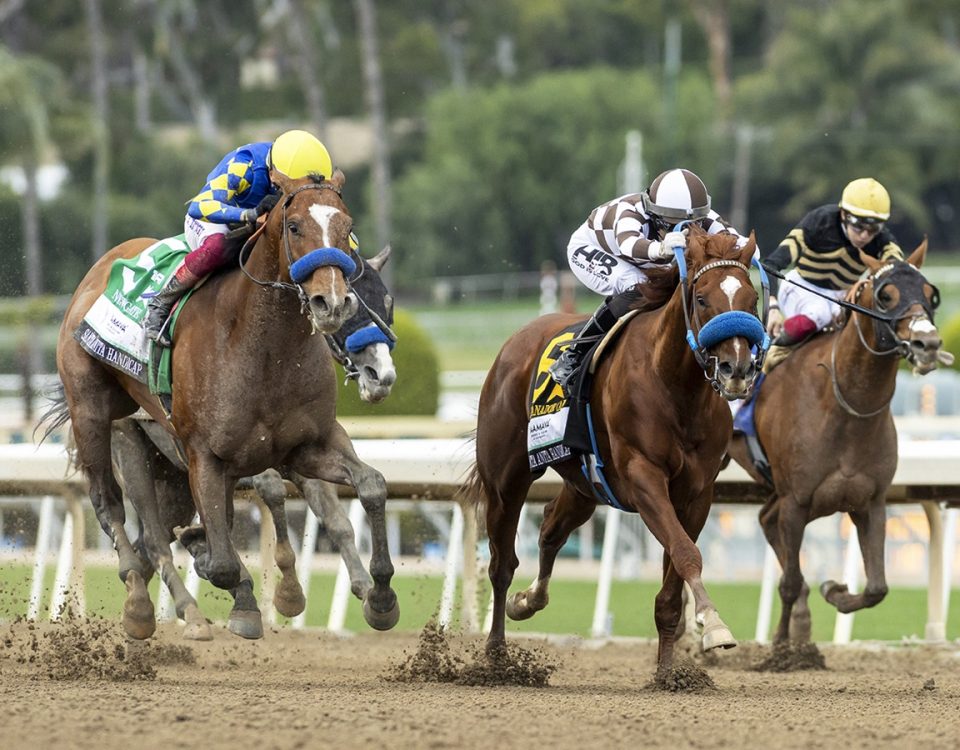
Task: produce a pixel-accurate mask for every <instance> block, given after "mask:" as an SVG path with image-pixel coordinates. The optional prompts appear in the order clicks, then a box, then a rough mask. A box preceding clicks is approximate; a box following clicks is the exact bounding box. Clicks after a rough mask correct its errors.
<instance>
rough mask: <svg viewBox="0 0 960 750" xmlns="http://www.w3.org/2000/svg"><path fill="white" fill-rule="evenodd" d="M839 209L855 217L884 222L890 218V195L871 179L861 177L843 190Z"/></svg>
mask: <svg viewBox="0 0 960 750" xmlns="http://www.w3.org/2000/svg"><path fill="white" fill-rule="evenodd" d="M840 208H842V209H843V210H844V211H847V212H849V213H851V214H854V215H855V216H860V217H865V218H871V219H879V220H880V221H886V220H887V219H889V218H890V194H889V193H887V189H886V188H885V187H884V186H883V185H881V184H880V183H879V182H877V181H876V180H875V179H873V178H872V177H861V178H860V179H857V180H854V181H853V182H851V183H850V184H848V185H847V186H846V187H845V188H844V189H843V195H841V196H840Z"/></svg>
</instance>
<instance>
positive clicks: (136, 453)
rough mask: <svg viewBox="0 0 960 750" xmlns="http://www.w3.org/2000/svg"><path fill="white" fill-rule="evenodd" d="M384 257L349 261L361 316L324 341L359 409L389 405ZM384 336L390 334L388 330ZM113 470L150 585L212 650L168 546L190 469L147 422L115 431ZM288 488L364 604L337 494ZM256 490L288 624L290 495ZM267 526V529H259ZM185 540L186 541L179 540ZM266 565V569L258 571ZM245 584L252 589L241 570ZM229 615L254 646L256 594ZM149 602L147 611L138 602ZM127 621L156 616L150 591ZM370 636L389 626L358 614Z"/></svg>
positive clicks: (246, 590)
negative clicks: (272, 537) (136, 526)
mask: <svg viewBox="0 0 960 750" xmlns="http://www.w3.org/2000/svg"><path fill="white" fill-rule="evenodd" d="M389 255H390V249H389V246H388V247H387V248H384V250H383V251H381V252H380V253H379V254H378V255H376V256H375V257H373V258H371V259H370V260H365V259H363V258H362V257H360V256H359V255H356V256H354V257H355V258H356V259H357V262H358V265H359V272H358V273H357V274H356V275H355V276H353V277H352V278H351V279H350V284H351V287H352V289H353V292H354V294H355V295H356V297H357V299H358V301H359V302H360V307H359V310H358V312H357V313H356V314H355V315H354V316H353V317H352V318H350V319H349V320H348V321H347V322H346V323H345V324H344V325H343V326H341V327H340V329H339V330H337V331H336V332H335V333H333V334H330V335H329V336H328V343H329V344H330V348H331V349H332V350H333V351H335V352H337V353H338V354H337V355H336V356H337V358H340V359H343V362H342V364H343V365H344V367H345V369H346V371H347V372H348V373H356V378H357V382H358V386H359V388H360V395H361V398H362V399H363V400H364V401H367V402H371V403H377V402H379V401H382V400H383V399H384V398H386V397H387V396H389V395H390V390H391V388H392V386H393V383H394V382H395V380H396V369H395V368H394V365H393V359H392V357H391V356H390V348H389V344H388V342H389V340H390V339H389V336H388V334H389V333H390V326H391V325H392V323H393V298H392V297H391V296H390V295H389V293H388V292H387V289H386V287H385V286H384V284H383V281H382V279H381V278H380V269H381V268H382V267H383V264H384V263H386V261H387V259H388V258H389ZM381 327H382V328H383V329H385V330H386V333H385V332H384V330H382V329H381ZM112 451H113V466H114V471H115V473H116V475H117V478H118V479H119V480H120V484H121V485H122V487H123V494H124V498H125V499H127V500H129V501H130V502H131V504H132V505H133V506H134V508H136V511H137V515H138V516H139V519H140V525H141V535H140V537H139V538H138V539H136V540H134V541H133V546H134V548H135V549H136V550H137V551H138V553H139V555H140V559H141V561H142V565H143V569H144V570H145V571H146V573H147V579H148V580H149V577H150V576H151V575H152V574H153V572H158V573H159V574H160V577H161V579H162V580H163V582H164V583H165V584H166V586H167V588H168V589H169V591H170V593H171V594H172V595H173V600H174V606H175V608H176V611H177V615H178V616H179V617H180V618H181V619H183V620H184V621H185V622H186V627H185V628H184V632H183V635H184V638H187V639H189V640H209V639H210V638H212V637H213V634H212V631H211V630H210V626H209V624H208V623H207V621H206V619H205V618H204V617H203V615H202V614H201V613H200V609H199V608H198V606H197V602H196V600H195V599H194V598H193V597H192V596H191V595H190V593H189V592H188V591H187V589H186V587H185V586H184V585H183V581H181V580H180V577H179V575H178V574H177V570H176V566H175V565H174V563H173V557H172V555H171V553H170V546H169V545H170V542H172V541H173V540H174V539H175V538H176V534H177V531H180V529H178V527H181V528H182V527H187V526H188V525H189V524H190V522H191V520H192V519H193V515H194V502H193V499H192V497H191V496H190V486H189V482H188V478H187V473H186V466H185V465H184V464H183V461H182V460H181V458H180V456H179V455H178V454H177V447H176V445H175V443H174V440H173V438H172V437H171V436H170V434H169V433H167V432H166V430H164V428H163V426H162V425H161V424H159V423H157V422H153V421H150V420H141V419H137V418H135V417H127V418H125V419H121V420H118V421H116V422H114V425H113V441H112ZM290 479H291V480H292V481H293V482H294V483H295V484H296V485H297V486H298V487H299V488H300V491H301V493H302V494H303V496H304V499H306V501H307V504H308V505H309V506H310V508H311V509H312V510H313V511H314V513H315V514H316V515H317V517H318V518H322V519H323V520H324V525H325V526H326V528H327V531H328V533H329V534H330V536H331V537H332V538H333V540H334V541H335V542H336V544H337V547H338V548H339V550H340V554H341V556H342V557H343V559H344V561H345V562H346V564H347V568H348V570H349V572H350V579H351V588H352V591H353V593H354V595H355V596H356V597H357V598H358V599H360V600H361V601H363V599H364V598H365V596H366V594H367V592H369V591H370V589H371V588H372V586H373V581H372V580H371V579H370V575H369V573H367V571H366V569H365V568H364V567H363V563H362V562H361V561H360V557H359V555H358V553H357V548H356V544H355V542H354V533H353V528H352V527H351V525H350V520H349V519H348V518H347V516H346V514H345V513H344V511H343V508H342V507H341V505H340V502H339V500H338V498H337V494H336V490H335V489H333V487H332V486H331V485H329V484H327V483H326V482H322V481H320V480H316V479H307V478H305V477H303V476H301V475H300V474H297V473H296V472H293V473H292V474H291V475H290ZM252 481H253V485H254V487H255V489H256V490H257V492H258V493H259V494H260V496H261V498H262V499H263V501H264V504H265V505H266V506H267V509H268V510H269V512H270V521H271V522H272V523H273V526H274V531H275V533H276V537H277V546H276V552H275V560H276V563H277V566H278V567H279V568H280V572H281V574H282V578H281V581H280V584H279V585H278V586H277V589H276V591H275V593H274V598H273V603H274V606H275V607H276V609H277V611H278V612H280V614H282V615H285V616H287V617H294V616H296V615H298V614H300V613H301V612H302V611H303V608H304V606H305V604H306V600H305V597H304V595H303V590H302V589H301V587H300V582H299V580H298V579H297V575H296V569H295V567H294V563H295V555H294V551H293V547H292V545H291V544H290V539H289V537H288V534H287V517H286V512H285V502H286V494H287V490H286V486H285V485H284V483H283V479H282V477H281V476H280V474H279V473H278V472H277V471H276V470H274V469H269V470H267V471H265V472H263V473H262V474H258V475H257V476H256V477H253V480H252ZM263 522H264V523H267V522H268V521H267V519H266V518H264V519H263ZM181 533H182V532H181ZM262 563H263V564H264V565H268V564H269V562H268V561H266V560H264V561H262ZM241 576H242V579H243V580H245V581H246V580H250V575H249V573H248V572H246V571H245V570H244V571H243V572H242V573H241ZM231 594H233V596H234V608H233V610H232V611H231V613H230V617H229V619H228V621H227V627H228V629H229V630H230V631H231V632H233V633H236V634H237V635H240V636H242V637H245V638H260V637H262V635H263V624H262V622H261V619H260V617H259V616H258V614H257V613H258V612H259V609H258V607H257V602H256V599H254V598H253V592H252V590H251V589H250V587H248V586H242V587H238V588H236V589H233V590H232V591H231ZM145 596H146V597H147V598H146V600H145V601H144V599H143V597H145ZM125 608H126V609H127V610H129V611H136V612H144V613H145V612H148V611H149V612H152V611H153V605H152V603H151V602H150V600H149V597H148V596H147V594H146V589H143V590H139V589H135V590H132V591H130V592H128V603H127V604H126V605H125ZM364 614H365V616H366V617H367V618H368V622H369V624H370V625H371V627H374V628H377V629H381V630H382V629H386V628H389V627H392V626H393V625H394V624H395V622H394V621H391V620H390V619H385V618H382V617H380V616H378V615H377V613H375V612H373V611H370V610H366V609H365V610H364ZM142 619H143V620H144V622H143V623H141V627H140V628H138V630H137V631H136V632H135V633H130V635H131V636H132V637H137V638H144V637H148V636H149V635H151V634H152V629H151V628H149V623H146V622H145V618H142Z"/></svg>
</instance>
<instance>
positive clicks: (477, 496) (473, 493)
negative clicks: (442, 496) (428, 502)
mask: <svg viewBox="0 0 960 750" xmlns="http://www.w3.org/2000/svg"><path fill="white" fill-rule="evenodd" d="M470 439H471V440H473V441H476V439H477V434H476V430H474V431H473V434H472V435H470ZM455 499H457V500H461V501H464V502H468V503H470V504H471V505H473V506H474V507H475V508H483V507H485V506H486V504H487V502H489V500H490V493H489V492H487V485H486V484H485V483H484V481H483V477H481V476H480V469H479V468H478V467H477V463H476V461H474V462H473V464H471V466H470V468H469V469H467V473H466V474H465V475H464V478H463V482H462V483H461V485H460V489H458V490H457V492H456V494H455Z"/></svg>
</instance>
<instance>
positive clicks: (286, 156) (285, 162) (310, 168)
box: [270, 130, 333, 180]
mask: <svg viewBox="0 0 960 750" xmlns="http://www.w3.org/2000/svg"><path fill="white" fill-rule="evenodd" d="M270 168H271V169H275V170H276V171H278V172H280V174H283V175H286V176H287V177H289V178H290V179H292V180H297V179H300V178H301V177H306V176H307V175H309V174H313V173H316V174H319V175H320V176H322V177H324V178H326V179H330V177H331V176H333V162H332V161H331V160H330V153H329V152H328V151H327V147H326V146H324V145H323V144H322V143H321V142H320V141H319V140H317V138H316V137H315V136H314V135H312V134H310V133H308V132H307V131H305V130H288V131H287V132H285V133H282V134H280V135H279V136H278V137H277V139H276V140H275V141H274V142H273V146H272V147H271V148H270Z"/></svg>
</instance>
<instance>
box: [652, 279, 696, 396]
mask: <svg viewBox="0 0 960 750" xmlns="http://www.w3.org/2000/svg"><path fill="white" fill-rule="evenodd" d="M654 328H655V330H656V334H655V335H656V340H655V341H654V342H653V357H652V360H651V364H652V368H653V370H654V371H655V372H656V373H657V374H658V375H659V376H660V379H661V380H662V381H663V384H664V385H665V386H666V387H667V389H668V390H671V391H674V392H678V393H683V394H685V396H684V399H682V400H681V401H679V402H678V403H682V402H683V401H688V402H690V403H691V405H693V404H694V402H695V398H693V396H694V394H696V395H699V396H701V397H707V396H711V395H712V392H711V389H710V388H709V386H708V385H707V381H706V379H705V378H704V376H703V369H702V368H701V367H700V365H699V364H698V363H697V360H696V357H694V355H693V351H691V349H690V346H689V345H688V344H687V341H686V338H687V323H686V320H685V318H684V315H683V287H682V286H678V287H677V289H676V290H675V291H674V293H673V296H671V297H670V300H669V301H668V302H667V304H666V305H664V306H663V308H662V309H661V310H660V313H659V320H658V321H657V323H656V324H655V326H654ZM646 345H647V346H650V342H647V343H646Z"/></svg>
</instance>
